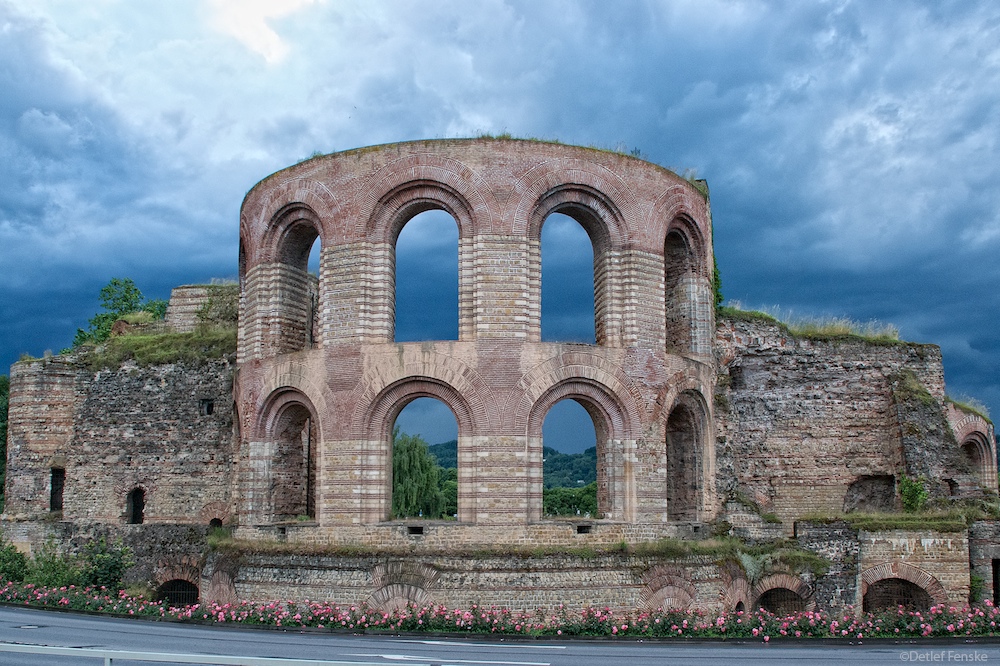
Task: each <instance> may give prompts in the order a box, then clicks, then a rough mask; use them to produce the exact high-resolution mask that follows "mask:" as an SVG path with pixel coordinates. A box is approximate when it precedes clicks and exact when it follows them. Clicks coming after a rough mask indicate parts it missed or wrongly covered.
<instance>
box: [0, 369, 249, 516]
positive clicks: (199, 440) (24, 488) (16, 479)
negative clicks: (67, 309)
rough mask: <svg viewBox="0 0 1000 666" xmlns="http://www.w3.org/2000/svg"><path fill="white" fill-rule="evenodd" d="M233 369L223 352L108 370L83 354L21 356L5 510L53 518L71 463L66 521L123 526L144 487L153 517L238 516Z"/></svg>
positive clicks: (15, 374)
mask: <svg viewBox="0 0 1000 666" xmlns="http://www.w3.org/2000/svg"><path fill="white" fill-rule="evenodd" d="M232 374H233V367H232V364H231V363H230V362H229V361H226V360H224V359H219V360H217V361H211V362H208V363H205V364H198V365H193V364H183V363H171V364H166V365H159V366H151V367H147V368H139V367H137V366H136V365H135V364H134V363H133V362H128V363H126V364H124V365H123V366H122V367H120V368H118V369H115V370H99V371H97V372H93V371H91V370H89V369H88V368H87V367H86V365H85V364H84V363H83V362H81V360H80V359H79V358H77V357H75V356H66V357H53V358H49V359H39V360H35V361H30V362H21V363H17V364H15V365H14V367H13V369H12V372H11V387H12V392H11V398H12V399H11V410H10V421H9V426H8V433H9V434H8V467H7V489H6V502H5V506H4V517H5V518H6V519H9V520H18V521H20V520H48V519H51V518H52V516H53V512H52V511H51V510H50V501H51V499H52V498H51V485H50V484H51V479H52V470H53V469H61V470H63V471H64V472H65V485H64V488H63V495H62V502H63V510H62V511H61V513H59V512H56V515H57V516H58V517H59V518H61V519H62V520H64V521H68V522H73V523H77V524H81V525H89V524H102V523H104V524H122V523H123V522H125V521H126V516H125V512H126V504H127V502H126V497H127V496H128V494H129V493H130V492H132V491H133V490H135V489H141V490H142V491H143V493H144V500H145V507H144V522H158V523H194V524H205V525H207V524H208V522H209V521H210V520H212V519H213V518H214V519H218V520H221V521H224V522H229V521H230V519H231V518H232V516H233V515H234V511H233V506H232V492H231V484H232V479H233V475H234V472H233V416H232V415H233V398H232ZM209 404H211V409H210V410H209V407H208V405H209ZM209 411H210V412H211V413H208V412H209Z"/></svg>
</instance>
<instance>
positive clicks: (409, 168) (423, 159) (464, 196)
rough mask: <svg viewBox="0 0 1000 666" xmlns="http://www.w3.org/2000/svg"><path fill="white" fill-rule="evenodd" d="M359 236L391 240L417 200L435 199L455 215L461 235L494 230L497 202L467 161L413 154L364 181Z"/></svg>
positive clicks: (358, 219)
mask: <svg viewBox="0 0 1000 666" xmlns="http://www.w3.org/2000/svg"><path fill="white" fill-rule="evenodd" d="M362 191H363V192H364V194H363V199H362V201H361V203H360V205H361V209H360V211H359V215H358V217H357V222H356V227H355V228H354V230H353V233H354V236H355V237H356V238H360V239H364V240H370V241H375V242H392V241H393V240H394V239H395V235H396V234H398V233H399V228H400V227H401V226H402V223H403V222H405V219H404V220H400V219H399V217H400V215H401V213H402V212H403V211H404V210H405V208H406V207H407V206H408V205H409V204H410V203H411V202H413V201H421V200H422V201H433V202H436V203H437V204H438V205H440V206H441V207H442V208H444V209H445V210H446V211H448V212H449V213H450V214H451V215H452V216H453V217H454V218H455V220H456V222H457V223H458V227H459V237H460V238H470V237H472V236H475V235H476V234H484V233H487V234H488V233H492V232H493V226H494V221H495V219H496V211H497V210H498V205H497V203H496V200H495V198H494V197H493V194H492V189H491V188H490V187H489V186H488V184H487V183H486V182H485V181H483V179H482V178H480V177H479V175H478V174H476V173H475V172H474V171H473V170H472V169H470V168H469V167H468V166H467V165H466V164H464V163H463V162H460V161H458V160H455V159H450V158H446V157H441V156H438V155H430V154H418V155H409V156H407V157H403V158H400V159H398V160H394V161H392V162H389V163H388V164H386V165H385V166H383V167H382V168H381V169H379V170H378V171H377V172H375V173H374V174H372V176H371V177H370V178H369V179H368V181H367V182H366V183H365V184H364V186H363V189H362Z"/></svg>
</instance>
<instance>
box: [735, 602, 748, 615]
mask: <svg viewBox="0 0 1000 666" xmlns="http://www.w3.org/2000/svg"><path fill="white" fill-rule="evenodd" d="M744 610H746V606H744V605H743V602H742V601H737V602H736V608H734V609H733V612H734V613H742V612H743V611H744Z"/></svg>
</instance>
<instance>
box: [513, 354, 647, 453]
mask: <svg viewBox="0 0 1000 666" xmlns="http://www.w3.org/2000/svg"><path fill="white" fill-rule="evenodd" d="M587 356H588V357H587V358H570V359H567V358H566V357H565V356H563V357H560V358H558V359H552V360H550V361H547V362H545V363H542V364H541V365H539V366H536V367H535V368H533V369H532V370H530V371H529V372H528V373H526V374H525V375H524V376H523V377H522V378H521V380H520V381H519V382H518V384H517V390H516V391H515V392H514V394H513V395H512V400H515V401H516V402H515V403H514V405H513V409H508V410H505V413H507V414H510V415H511V418H512V420H513V424H514V425H515V427H517V428H518V429H521V428H523V429H524V430H525V432H527V433H528V434H529V435H531V434H535V435H540V434H541V423H542V421H543V420H544V418H545V414H547V413H548V410H549V408H551V406H552V405H554V404H555V403H557V402H559V401H560V400H562V399H564V398H567V397H581V398H584V399H586V400H589V401H591V402H592V404H594V405H595V406H598V407H599V408H600V409H601V411H602V412H603V413H604V414H605V415H606V416H607V418H608V419H609V421H608V423H607V424H606V425H607V426H608V429H609V432H608V436H609V437H611V438H612V439H635V438H636V437H637V435H638V433H640V432H641V430H642V426H641V420H642V419H641V415H642V404H643V402H642V395H641V393H640V392H639V390H638V388H637V387H636V386H634V384H633V383H632V382H631V380H630V379H629V378H628V377H627V376H625V375H624V373H623V372H622V371H621V369H620V368H616V367H614V366H611V367H603V366H604V363H603V361H604V359H601V358H600V357H596V356H589V355H587ZM536 431H537V432H536Z"/></svg>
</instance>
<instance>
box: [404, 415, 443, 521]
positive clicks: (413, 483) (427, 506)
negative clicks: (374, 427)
mask: <svg viewBox="0 0 1000 666" xmlns="http://www.w3.org/2000/svg"><path fill="white" fill-rule="evenodd" d="M443 510H444V496H443V495H442V494H441V489H440V488H439V484H438V464H437V462H436V461H435V460H434V456H433V455H431V452H430V451H429V450H428V449H427V443H426V442H425V441H424V440H423V439H421V438H420V436H419V435H407V434H406V433H403V432H400V430H399V426H396V427H395V428H394V429H393V431H392V517H393V518H416V517H423V518H440V517H441V515H442V511H443Z"/></svg>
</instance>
